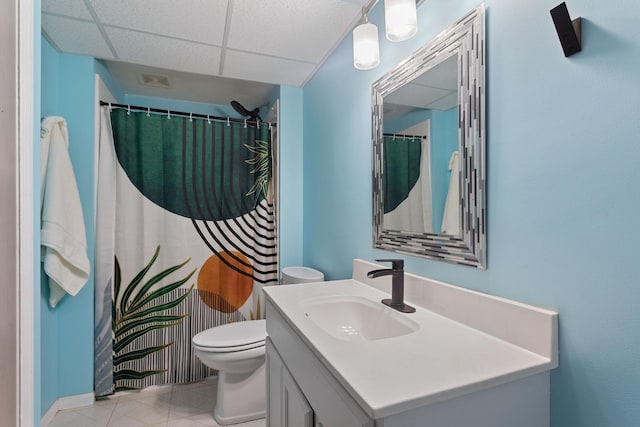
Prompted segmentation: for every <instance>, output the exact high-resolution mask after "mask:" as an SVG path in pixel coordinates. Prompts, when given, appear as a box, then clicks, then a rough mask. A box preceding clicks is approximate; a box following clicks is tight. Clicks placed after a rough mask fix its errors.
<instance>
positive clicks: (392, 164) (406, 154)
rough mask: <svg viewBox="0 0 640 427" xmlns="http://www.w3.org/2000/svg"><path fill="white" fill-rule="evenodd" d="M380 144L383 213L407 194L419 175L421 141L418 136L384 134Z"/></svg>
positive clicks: (392, 208) (394, 206) (395, 205)
mask: <svg viewBox="0 0 640 427" xmlns="http://www.w3.org/2000/svg"><path fill="white" fill-rule="evenodd" d="M382 146H383V159H384V165H383V167H384V170H383V173H382V194H383V196H384V213H389V212H391V211H393V210H394V209H395V208H397V207H398V205H399V204H400V203H402V201H403V200H405V199H406V198H407V197H408V196H409V192H410V191H411V189H412V188H413V186H414V185H415V184H416V182H417V181H418V178H419V177H420V156H421V155H422V141H421V140H420V138H404V137H392V136H385V137H384V143H383V145H382Z"/></svg>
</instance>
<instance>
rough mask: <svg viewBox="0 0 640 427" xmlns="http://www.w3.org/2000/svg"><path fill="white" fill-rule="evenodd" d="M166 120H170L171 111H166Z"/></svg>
mask: <svg viewBox="0 0 640 427" xmlns="http://www.w3.org/2000/svg"><path fill="white" fill-rule="evenodd" d="M167 120H171V111H170V110H167Z"/></svg>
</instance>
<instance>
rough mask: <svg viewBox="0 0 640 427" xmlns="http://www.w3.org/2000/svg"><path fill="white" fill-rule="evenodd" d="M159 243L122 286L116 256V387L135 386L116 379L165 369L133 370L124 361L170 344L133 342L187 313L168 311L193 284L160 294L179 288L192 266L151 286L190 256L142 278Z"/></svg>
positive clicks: (129, 360) (113, 305) (135, 376)
mask: <svg viewBox="0 0 640 427" xmlns="http://www.w3.org/2000/svg"><path fill="white" fill-rule="evenodd" d="M159 253H160V246H158V247H157V248H156V251H155V253H154V254H153V256H152V257H151V260H150V261H149V262H148V263H147V265H146V266H145V267H144V268H143V269H142V270H141V271H140V272H139V273H138V274H136V276H135V277H134V278H133V279H132V280H131V282H130V283H129V284H128V285H127V286H122V274H121V271H120V263H119V262H118V257H115V271H114V295H115V296H114V300H113V304H112V310H113V313H112V319H113V323H112V326H113V336H114V338H113V353H114V358H113V365H114V376H113V381H114V384H115V390H116V391H121V390H130V389H135V388H136V387H129V386H123V385H119V384H118V382H119V381H123V380H140V379H143V378H146V377H148V376H151V375H155V374H159V373H162V372H165V371H166V369H150V370H144V371H138V370H135V369H126V368H125V364H126V363H127V362H131V361H134V360H140V359H143V358H145V357H147V356H149V355H150V354H153V353H155V352H158V351H161V350H164V349H165V348H167V347H169V346H171V345H173V342H169V343H165V344H162V345H158V346H150V347H143V348H137V346H136V345H135V344H136V341H137V340H139V339H140V338H142V337H143V336H144V335H146V334H147V333H149V332H151V331H154V330H158V329H165V328H169V327H172V326H176V325H179V324H180V323H182V320H183V319H184V318H185V317H186V316H188V314H182V315H175V314H173V315H172V314H168V313H167V312H168V311H169V310H171V309H173V308H175V307H177V306H179V305H180V304H181V303H182V302H183V301H184V300H185V299H186V298H187V297H188V296H189V294H190V293H191V291H192V289H193V287H194V285H191V287H190V288H189V289H188V290H187V292H185V293H183V294H182V295H180V296H178V297H177V298H173V299H170V300H168V301H166V302H163V301H162V300H163V297H164V296H166V295H168V294H170V293H171V292H173V291H175V290H177V289H179V288H180V287H181V286H183V285H184V284H185V283H187V282H188V281H189V279H190V278H191V276H193V274H194V273H195V271H196V270H195V269H194V270H193V271H191V272H190V273H189V274H188V275H187V276H185V277H183V278H182V279H179V280H176V281H175V282H172V283H169V284H167V285H164V286H161V287H158V288H156V289H154V290H152V288H153V287H154V286H155V285H157V284H159V283H160V282H161V281H162V280H163V279H165V278H166V277H168V276H169V275H171V274H172V273H174V272H176V271H178V270H179V269H181V268H182V267H184V266H185V265H186V264H187V263H188V262H189V261H190V260H191V259H187V260H186V261H184V262H183V263H182V264H177V265H174V266H172V267H169V268H167V269H166V270H162V271H161V272H159V273H158V274H156V275H154V276H153V277H151V278H150V279H149V280H147V281H146V282H144V278H145V276H146V275H147V273H148V272H149V270H150V269H151V267H152V266H153V264H154V263H155V261H156V260H157V259H158V255H159Z"/></svg>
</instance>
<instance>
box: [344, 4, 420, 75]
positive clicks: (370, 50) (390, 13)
mask: <svg viewBox="0 0 640 427" xmlns="http://www.w3.org/2000/svg"><path fill="white" fill-rule="evenodd" d="M377 2H378V0H370V1H369V4H368V5H367V6H365V7H363V8H362V19H361V20H360V23H359V24H358V26H357V27H355V28H354V29H353V66H354V67H355V68H356V69H358V70H371V69H372V68H375V67H377V66H378V65H379V64H380V45H379V43H378V27H376V26H375V25H374V24H372V23H371V22H369V19H368V18H367V13H368V12H369V11H370V10H371V8H372V7H373V6H375V4H376V3H377ZM384 21H385V34H386V36H387V39H389V40H391V41H393V42H399V41H404V40H408V39H410V38H411V37H413V36H414V35H415V34H416V32H417V31H418V17H417V11H416V0H384Z"/></svg>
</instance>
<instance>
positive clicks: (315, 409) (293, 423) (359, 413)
mask: <svg viewBox="0 0 640 427" xmlns="http://www.w3.org/2000/svg"><path fill="white" fill-rule="evenodd" d="M267 319H268V320H267V334H268V335H269V337H268V338H267V350H266V351H267V362H266V363H267V426H270V427H286V426H290V427H307V426H310V427H314V426H315V427H374V426H375V424H374V422H373V420H371V419H370V418H369V417H367V415H366V414H365V413H364V411H363V410H362V409H361V408H360V407H359V406H358V404H357V403H356V402H355V401H354V400H353V399H352V398H351V396H349V394H348V393H347V392H346V390H345V389H344V388H343V387H342V386H341V385H340V384H339V383H338V382H337V381H336V380H335V378H334V377H333V375H332V374H331V373H330V372H329V371H328V370H327V369H326V368H325V367H324V366H323V365H322V363H321V362H320V360H319V359H318V358H317V357H316V356H315V355H314V354H313V352H312V351H311V350H310V349H309V348H308V347H307V346H306V345H305V343H304V342H303V341H302V340H301V339H300V337H299V336H298V335H297V334H296V333H295V332H294V331H293V329H292V328H291V327H290V326H289V325H288V323H287V322H286V321H285V320H284V318H283V317H282V316H281V315H280V314H279V313H278V311H277V310H276V309H275V308H274V307H273V305H271V304H270V303H267Z"/></svg>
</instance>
